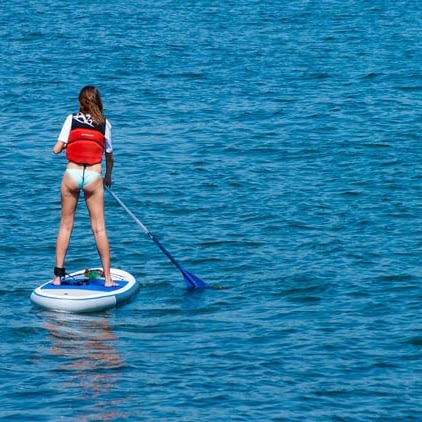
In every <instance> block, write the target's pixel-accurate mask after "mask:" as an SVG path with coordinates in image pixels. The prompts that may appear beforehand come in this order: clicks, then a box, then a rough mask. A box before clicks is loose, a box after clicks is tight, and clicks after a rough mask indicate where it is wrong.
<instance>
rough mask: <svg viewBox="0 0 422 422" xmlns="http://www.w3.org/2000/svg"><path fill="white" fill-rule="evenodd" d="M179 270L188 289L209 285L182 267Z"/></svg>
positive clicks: (205, 287)
mask: <svg viewBox="0 0 422 422" xmlns="http://www.w3.org/2000/svg"><path fill="white" fill-rule="evenodd" d="M181 272H182V274H183V278H184V279H185V282H186V285H187V287H188V288H189V289H208V288H209V287H210V286H209V285H208V284H207V283H205V281H203V280H201V279H200V278H199V277H197V276H196V275H195V274H192V273H190V272H189V271H186V270H183V269H182V270H181Z"/></svg>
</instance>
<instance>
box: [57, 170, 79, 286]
mask: <svg viewBox="0 0 422 422" xmlns="http://www.w3.org/2000/svg"><path fill="white" fill-rule="evenodd" d="M79 194H80V189H79V188H78V187H77V186H76V185H75V182H74V181H73V180H72V178H71V176H70V175H69V174H68V173H67V172H65V174H64V176H63V181H62V185H61V198H62V212H61V221H60V229H59V234H58V235H57V241H56V267H58V268H64V260H65V257H66V253H67V249H68V247H69V242H70V235H71V234H72V230H73V222H74V219H75V211H76V207H77V205H78V199H79ZM53 284H56V285H59V284H60V277H59V276H56V275H55V276H54V279H53Z"/></svg>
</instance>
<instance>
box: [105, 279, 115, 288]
mask: <svg viewBox="0 0 422 422" xmlns="http://www.w3.org/2000/svg"><path fill="white" fill-rule="evenodd" d="M117 286H119V284H118V283H115V282H114V281H113V280H109V281H106V282H105V283H104V287H117Z"/></svg>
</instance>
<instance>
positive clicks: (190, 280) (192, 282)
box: [105, 186, 209, 289]
mask: <svg viewBox="0 0 422 422" xmlns="http://www.w3.org/2000/svg"><path fill="white" fill-rule="evenodd" d="M105 188H106V190H107V191H108V193H110V194H111V196H112V197H113V198H114V199H115V200H116V201H117V202H118V203H119V205H120V206H121V207H122V208H123V209H124V210H125V211H126V212H127V213H128V214H129V215H130V216H131V217H132V219H133V220H134V221H135V223H136V224H137V225H138V226H139V227H140V228H141V229H142V231H143V232H144V233H145V234H146V235H147V236H148V237H149V238H150V239H151V240H152V241H153V242H154V243H155V244H156V245H157V246H158V247H159V248H160V250H161V251H162V252H163V253H164V255H166V256H167V258H168V259H169V260H170V261H171V262H172V263H173V264H174V265H175V266H176V267H177V268H178V270H179V271H180V272H181V273H182V275H183V278H184V279H185V282H186V285H187V287H188V288H190V289H206V288H208V287H209V285H208V284H207V283H205V281H203V280H201V279H200V278H199V277H198V276H196V275H195V274H192V273H191V272H189V271H187V270H185V269H184V268H182V266H181V265H180V264H179V263H178V262H177V261H176V260H175V259H174V258H173V257H172V256H171V255H170V253H169V251H168V250H167V249H166V248H165V247H164V246H163V245H162V244H161V243H160V242H159V241H158V239H156V238H155V236H154V235H153V234H152V233H151V232H150V231H149V230H148V229H147V228H146V227H145V226H144V225H143V224H142V223H141V222H140V221H139V220H138V218H137V217H136V215H135V214H133V212H132V211H131V210H130V209H129V208H128V207H127V206H126V205H125V204H124V203H123V201H122V200H121V199H120V198H119V197H118V196H117V195H116V194H115V193H114V192H113V191H112V190H111V189H110V188H109V187H107V186H105Z"/></svg>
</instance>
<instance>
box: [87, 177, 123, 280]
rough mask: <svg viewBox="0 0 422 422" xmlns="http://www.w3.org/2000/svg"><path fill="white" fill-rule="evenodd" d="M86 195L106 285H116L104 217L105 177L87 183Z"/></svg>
mask: <svg viewBox="0 0 422 422" xmlns="http://www.w3.org/2000/svg"><path fill="white" fill-rule="evenodd" d="M84 196H85V202H86V205H87V207H88V211H89V216H90V218H91V226H92V232H93V233H94V237H95V243H96V245H97V250H98V254H99V255H100V260H101V264H102V267H103V271H104V278H105V286H106V287H111V286H116V285H117V284H116V283H114V282H113V280H112V279H111V273H110V266H111V265H110V246H109V242H108V237H107V232H106V226H105V219H104V187H103V179H102V178H101V177H99V178H98V180H96V181H94V182H92V183H90V184H89V185H87V186H86V187H85V188H84Z"/></svg>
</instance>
